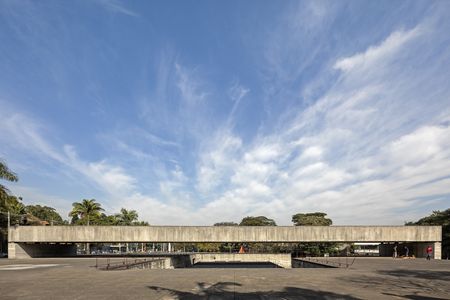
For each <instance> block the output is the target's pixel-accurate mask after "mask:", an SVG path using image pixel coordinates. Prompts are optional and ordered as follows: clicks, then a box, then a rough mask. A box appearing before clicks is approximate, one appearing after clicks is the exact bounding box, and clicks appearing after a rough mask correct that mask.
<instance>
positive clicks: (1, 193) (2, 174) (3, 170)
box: [0, 160, 19, 209]
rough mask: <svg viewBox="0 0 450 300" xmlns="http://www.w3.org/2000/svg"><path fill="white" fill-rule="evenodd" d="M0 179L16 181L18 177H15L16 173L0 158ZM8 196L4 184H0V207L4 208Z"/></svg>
mask: <svg viewBox="0 0 450 300" xmlns="http://www.w3.org/2000/svg"><path fill="white" fill-rule="evenodd" d="M0 179H2V180H7V181H11V182H16V181H18V180H19V178H18V177H17V175H16V174H15V173H14V172H12V171H11V170H10V169H9V168H8V166H7V165H6V163H5V162H3V161H1V160H0ZM8 196H9V190H8V188H7V187H6V186H4V185H3V184H0V200H1V201H0V205H1V206H0V209H2V208H3V209H4V208H5V207H6V203H5V202H6V200H7V198H8Z"/></svg>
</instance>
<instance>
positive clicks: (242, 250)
mask: <svg viewBox="0 0 450 300" xmlns="http://www.w3.org/2000/svg"><path fill="white" fill-rule="evenodd" d="M239 253H241V254H242V253H245V250H244V246H241V249H239Z"/></svg>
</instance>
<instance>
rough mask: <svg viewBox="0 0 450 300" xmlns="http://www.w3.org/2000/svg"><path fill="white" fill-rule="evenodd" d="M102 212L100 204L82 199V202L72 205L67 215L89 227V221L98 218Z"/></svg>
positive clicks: (93, 200) (92, 200)
mask: <svg viewBox="0 0 450 300" xmlns="http://www.w3.org/2000/svg"><path fill="white" fill-rule="evenodd" d="M103 210H104V209H103V208H102V206H101V204H100V203H98V202H96V200H95V199H90V200H88V199H83V201H82V202H74V203H72V211H71V212H70V213H69V217H72V218H75V219H78V220H80V221H81V222H83V223H85V224H86V225H88V226H89V224H90V220H91V219H92V218H98V217H99V216H100V212H101V211H103ZM72 221H73V219H72Z"/></svg>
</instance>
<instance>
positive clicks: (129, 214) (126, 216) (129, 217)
mask: <svg viewBox="0 0 450 300" xmlns="http://www.w3.org/2000/svg"><path fill="white" fill-rule="evenodd" d="M116 218H117V220H118V221H119V222H118V223H119V225H126V226H130V225H133V222H135V221H137V219H138V214H137V212H136V211H135V210H126V209H125V208H122V209H121V210H120V214H117V215H116ZM125 245H126V247H127V252H128V251H129V250H130V249H129V244H128V243H126V244H125Z"/></svg>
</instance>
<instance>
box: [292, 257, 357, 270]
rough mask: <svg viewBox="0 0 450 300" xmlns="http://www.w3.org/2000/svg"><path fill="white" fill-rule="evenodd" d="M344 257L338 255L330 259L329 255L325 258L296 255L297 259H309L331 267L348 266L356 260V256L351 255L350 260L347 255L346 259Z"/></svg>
mask: <svg viewBox="0 0 450 300" xmlns="http://www.w3.org/2000/svg"><path fill="white" fill-rule="evenodd" d="M341 258H342V257H338V258H337V260H336V258H334V259H329V258H327V257H324V258H315V257H309V256H307V257H296V258H295V259H299V260H303V261H307V262H310V263H315V264H320V265H325V266H329V267H334V268H346V269H347V268H348V267H350V266H351V265H353V263H354V262H355V259H356V258H355V257H351V258H350V260H349V258H348V257H347V256H346V257H345V260H344V258H342V261H341Z"/></svg>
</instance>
